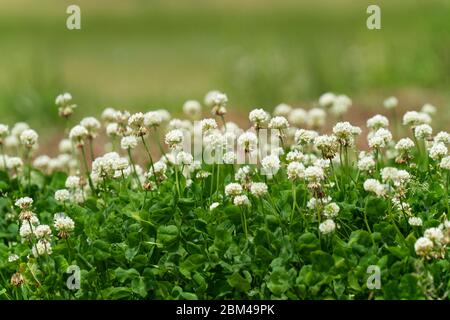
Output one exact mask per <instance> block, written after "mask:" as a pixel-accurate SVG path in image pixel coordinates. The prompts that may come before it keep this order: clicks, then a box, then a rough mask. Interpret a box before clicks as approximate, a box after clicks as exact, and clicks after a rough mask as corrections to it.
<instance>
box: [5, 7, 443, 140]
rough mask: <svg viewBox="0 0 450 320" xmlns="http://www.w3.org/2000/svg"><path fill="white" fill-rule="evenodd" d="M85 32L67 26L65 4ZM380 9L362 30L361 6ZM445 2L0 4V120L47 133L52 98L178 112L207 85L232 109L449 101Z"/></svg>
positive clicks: (87, 106) (92, 106) (87, 109)
mask: <svg viewBox="0 0 450 320" xmlns="http://www.w3.org/2000/svg"><path fill="white" fill-rule="evenodd" d="M69 4H77V5H79V6H80V7H81V10H82V17H81V18H82V29H81V30H74V31H70V30H67V29H66V27H65V23H66V18H67V14H66V8H67V6H68V5H69ZM369 4H378V5H380V7H381V9H382V29H381V30H375V31H372V30H368V29H367V28H366V19H367V17H368V14H367V13H366V8H367V6H368V5H369ZM449 40H450V1H448V0H427V1H414V0H396V1H363V0H361V1H354V0H353V1H345V0H344V1H338V0H315V1H300V0H297V1H280V0H245V1H244V0H240V1H238V0H223V1H219V0H207V1H206V0H205V1H201V0H192V1H171V0H160V1H151V0H148V1H144V0H127V1H123V0H120V1H119V0H96V1H92V0H83V1H82V0H78V1H77V0H70V1H67V0H64V1H63V0H39V1H36V0H2V1H1V2H0V117H1V121H0V122H2V123H9V124H12V122H14V121H19V120H22V121H28V122H29V123H30V124H31V125H32V126H33V127H35V128H37V129H44V128H45V129H46V132H47V133H48V134H52V132H55V131H56V130H59V129H60V127H59V126H58V123H61V126H62V121H55V120H56V119H57V108H56V107H55V106H54V98H55V96H56V95H57V94H58V93H60V92H63V91H69V92H71V93H72V95H73V96H74V101H75V102H76V103H77V104H78V105H79V108H78V109H77V110H76V114H75V116H74V119H73V121H74V122H75V121H77V120H79V119H80V118H81V117H82V116H84V115H87V114H93V113H94V114H95V115H97V116H98V115H99V113H100V110H101V109H103V108H105V107H107V106H112V107H115V108H126V109H129V110H138V109H139V110H143V111H145V110H149V109H153V108H167V109H170V110H180V108H181V105H182V103H183V102H184V101H185V100H187V99H203V96H204V94H205V93H206V92H207V91H209V90H211V89H219V90H222V91H224V92H226V93H227V94H228V96H229V100H230V111H232V110H240V111H241V112H242V110H245V109H249V108H251V107H254V106H262V107H265V108H268V109H271V108H272V107H273V106H275V105H276V104H278V103H280V102H287V103H291V104H296V105H305V106H308V105H310V103H311V102H312V101H314V100H316V99H317V97H318V95H320V94H321V93H323V92H325V91H334V92H337V93H345V94H348V95H350V96H351V97H352V98H353V100H354V102H355V105H356V106H354V108H364V109H369V110H372V109H376V108H379V107H380V105H381V101H382V100H383V98H384V97H386V96H388V95H398V96H399V98H400V101H401V102H402V104H403V106H404V107H405V108H411V109H412V108H418V107H420V106H421V105H422V104H423V103H425V102H431V103H433V104H435V105H437V106H438V107H439V108H440V109H443V108H446V110H448V109H449V108H450V92H449V88H450V86H449V84H450V41H449Z"/></svg>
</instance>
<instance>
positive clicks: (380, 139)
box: [368, 128, 392, 148]
mask: <svg viewBox="0 0 450 320" xmlns="http://www.w3.org/2000/svg"><path fill="white" fill-rule="evenodd" d="M391 141H392V133H391V132H390V131H389V130H387V129H385V128H380V129H378V130H377V131H375V132H374V133H373V134H372V135H369V138H368V142H369V147H370V148H385V147H386V146H387V145H388V144H389V143H390V142H391Z"/></svg>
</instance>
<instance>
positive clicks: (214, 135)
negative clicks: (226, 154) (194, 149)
mask: <svg viewBox="0 0 450 320" xmlns="http://www.w3.org/2000/svg"><path fill="white" fill-rule="evenodd" d="M226 143H227V141H226V139H225V136H224V135H223V134H222V133H220V131H218V130H214V131H210V133H209V134H208V135H206V136H204V137H203V144H204V146H206V147H208V148H210V149H211V150H219V149H221V148H223V147H224V146H225V145H226Z"/></svg>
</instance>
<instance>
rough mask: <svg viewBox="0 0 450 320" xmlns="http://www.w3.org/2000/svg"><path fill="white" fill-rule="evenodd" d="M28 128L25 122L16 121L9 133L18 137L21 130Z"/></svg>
mask: <svg viewBox="0 0 450 320" xmlns="http://www.w3.org/2000/svg"><path fill="white" fill-rule="evenodd" d="M27 129H30V126H29V125H28V123H26V122H17V123H16V124H14V126H13V128H12V129H11V135H13V136H16V137H17V138H18V137H20V135H21V134H22V132H24V131H25V130H27Z"/></svg>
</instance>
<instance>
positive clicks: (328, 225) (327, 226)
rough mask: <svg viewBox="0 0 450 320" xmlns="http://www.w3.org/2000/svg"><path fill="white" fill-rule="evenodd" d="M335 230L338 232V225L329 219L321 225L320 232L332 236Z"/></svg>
mask: <svg viewBox="0 0 450 320" xmlns="http://www.w3.org/2000/svg"><path fill="white" fill-rule="evenodd" d="M334 230H336V224H335V223H334V221H333V220H331V219H327V220H325V221H324V222H322V223H321V224H320V225H319V231H320V233H322V234H330V233H332V232H334Z"/></svg>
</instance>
